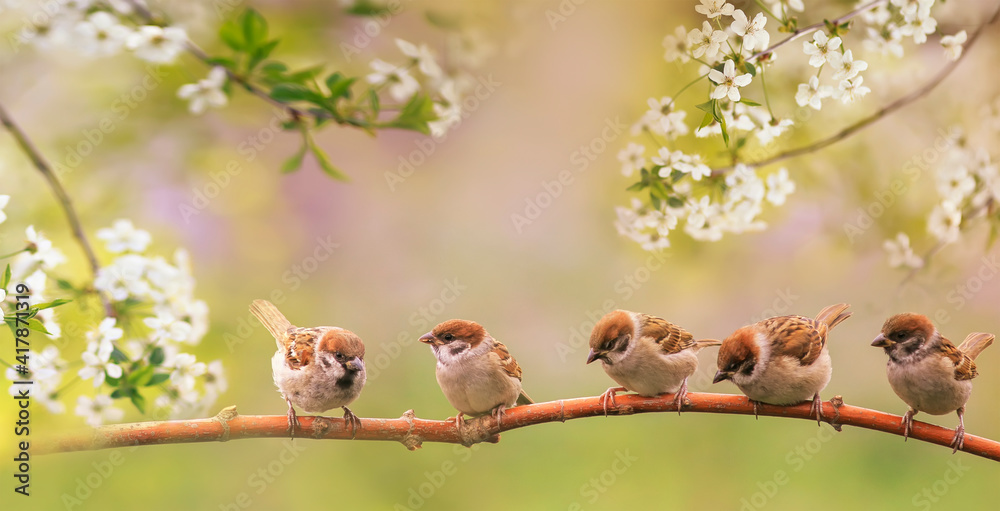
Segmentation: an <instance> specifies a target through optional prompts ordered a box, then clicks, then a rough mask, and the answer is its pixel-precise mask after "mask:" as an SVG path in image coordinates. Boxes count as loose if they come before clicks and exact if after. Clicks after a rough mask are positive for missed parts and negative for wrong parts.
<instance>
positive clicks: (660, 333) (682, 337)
mask: <svg viewBox="0 0 1000 511" xmlns="http://www.w3.org/2000/svg"><path fill="white" fill-rule="evenodd" d="M639 328H640V329H641V331H642V336H643V337H649V338H651V339H652V340H653V341H655V342H656V343H657V344H659V345H660V348H661V349H663V352H664V353H665V354H667V355H671V354H674V353H680V352H681V351H684V350H686V349H689V348H693V347H694V345H695V341H694V336H693V335H691V334H690V333H689V332H688V331H687V330H684V329H683V328H681V327H679V326H677V325H675V324H673V323H671V322H669V321H667V320H665V319H663V318H658V317H656V316H650V315H648V314H639Z"/></svg>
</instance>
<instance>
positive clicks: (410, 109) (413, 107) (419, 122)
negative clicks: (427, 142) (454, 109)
mask: <svg viewBox="0 0 1000 511" xmlns="http://www.w3.org/2000/svg"><path fill="white" fill-rule="evenodd" d="M436 118H437V116H436V115H435V114H434V102H432V101H431V99H430V98H429V97H427V96H425V95H423V94H414V95H413V97H412V98H411V99H410V101H409V102H408V103H406V105H405V106H403V109H402V110H401V111H400V112H399V117H396V118H395V119H394V120H392V121H391V122H390V123H389V124H388V126H389V127H392V128H400V129H404V130H413V131H419V132H420V133H423V134H424V135H429V134H430V132H431V130H430V127H428V126H427V123H428V122H429V121H433V120H434V119H436Z"/></svg>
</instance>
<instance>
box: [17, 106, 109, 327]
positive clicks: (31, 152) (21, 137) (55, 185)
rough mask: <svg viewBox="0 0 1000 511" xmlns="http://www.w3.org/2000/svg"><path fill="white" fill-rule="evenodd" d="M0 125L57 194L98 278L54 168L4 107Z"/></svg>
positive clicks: (104, 299) (96, 266) (106, 304)
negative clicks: (0, 124) (12, 137)
mask: <svg viewBox="0 0 1000 511" xmlns="http://www.w3.org/2000/svg"><path fill="white" fill-rule="evenodd" d="M0 123H2V124H3V125H4V127H5V128H7V131H9V132H10V134H11V135H13V136H14V140H15V141H16V142H17V145H18V147H20V148H21V151H23V152H24V154H25V155H27V156H28V158H29V159H30V160H31V163H32V164H33V165H34V166H35V168H36V169H38V171H39V172H41V173H42V176H43V177H45V181H46V182H48V184H49V187H50V188H52V193H54V194H55V196H56V199H57V200H58V201H59V205H60V206H62V210H63V212H64V213H66V219H67V220H68V221H69V225H70V230H72V231H73V237H75V238H76V241H77V243H79V245H80V248H81V249H82V250H83V253H84V255H85V256H86V258H87V264H88V265H89V266H90V269H91V271H92V272H93V273H94V277H97V271H98V270H99V269H100V268H101V266H100V264H98V262H97V256H96V255H95V254H94V250H93V249H92V248H91V246H90V241H88V240H87V235H86V234H85V233H84V231H83V224H81V223H80V217H79V215H77V213H76V209H75V208H74V207H73V201H72V200H70V198H69V194H67V193H66V189H65V188H63V186H62V183H60V182H59V177H58V176H56V174H55V172H53V171H52V167H51V166H50V165H49V163H48V161H46V159H45V157H44V156H43V155H42V153H41V152H40V151H39V150H38V148H36V147H35V144H34V143H32V141H31V139H30V138H28V135H27V134H25V133H24V130H22V129H21V127H20V126H19V125H18V124H17V123H16V122H14V118H13V117H11V116H10V114H8V113H7V110H5V109H4V107H3V105H0ZM97 296H99V297H100V299H101V303H103V304H104V311H105V313H106V314H107V315H108V317H114V316H115V309H114V307H112V306H111V302H110V301H109V300H108V297H106V296H104V293H101V292H99V291H98V292H97Z"/></svg>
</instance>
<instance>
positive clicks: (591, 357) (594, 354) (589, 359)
mask: <svg viewBox="0 0 1000 511" xmlns="http://www.w3.org/2000/svg"><path fill="white" fill-rule="evenodd" d="M602 356H604V353H598V352H596V351H594V350H590V353H589V354H587V363H588V364H589V363H591V362H593V361H595V360H597V359H599V358H601V357H602Z"/></svg>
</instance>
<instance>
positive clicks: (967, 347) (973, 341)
mask: <svg viewBox="0 0 1000 511" xmlns="http://www.w3.org/2000/svg"><path fill="white" fill-rule="evenodd" d="M994 337H995V336H994V335H993V334H986V333H982V332H974V333H971V334H969V336H968V337H966V338H965V340H964V341H962V344H960V345H959V346H958V349H959V351H961V352H962V353H965V354H966V355H968V356H969V358H971V359H972V360H975V359H976V357H978V356H979V354H980V353H982V352H983V350H985V349H986V348H988V347H989V346H990V344H993V339H994Z"/></svg>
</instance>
